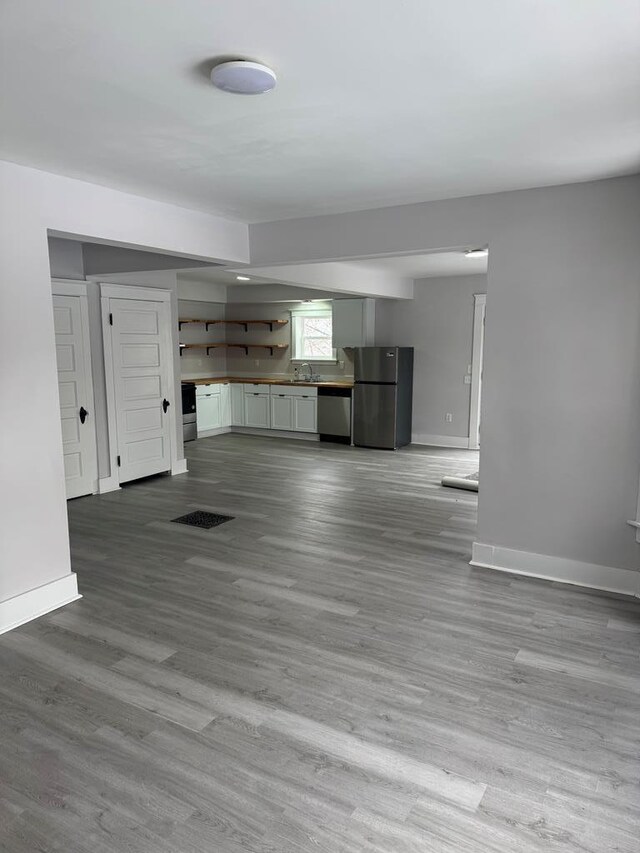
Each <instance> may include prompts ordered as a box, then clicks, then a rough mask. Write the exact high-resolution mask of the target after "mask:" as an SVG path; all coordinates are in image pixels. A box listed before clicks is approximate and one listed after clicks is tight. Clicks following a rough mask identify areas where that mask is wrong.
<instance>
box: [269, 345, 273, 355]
mask: <svg viewBox="0 0 640 853" xmlns="http://www.w3.org/2000/svg"><path fill="white" fill-rule="evenodd" d="M269 352H270V354H271V355H273V347H269Z"/></svg>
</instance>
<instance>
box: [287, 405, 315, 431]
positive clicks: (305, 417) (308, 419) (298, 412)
mask: <svg viewBox="0 0 640 853" xmlns="http://www.w3.org/2000/svg"><path fill="white" fill-rule="evenodd" d="M293 428H294V430H298V432H317V431H318V400H317V398H316V397H304V396H303V397H294V405H293Z"/></svg>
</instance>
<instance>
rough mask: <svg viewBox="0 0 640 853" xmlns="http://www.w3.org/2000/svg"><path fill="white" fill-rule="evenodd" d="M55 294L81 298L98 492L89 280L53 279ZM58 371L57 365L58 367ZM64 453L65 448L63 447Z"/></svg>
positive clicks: (93, 475)
mask: <svg viewBox="0 0 640 853" xmlns="http://www.w3.org/2000/svg"><path fill="white" fill-rule="evenodd" d="M54 296H76V297H78V298H79V299H80V323H81V325H82V356H83V359H84V365H85V371H86V373H85V375H86V380H87V407H88V409H89V412H90V414H91V425H92V429H91V439H92V440H91V459H90V460H89V465H90V471H89V473H90V476H91V494H92V495H96V494H98V490H99V489H98V439H97V433H96V426H97V421H96V406H95V402H94V399H93V366H92V364H91V339H90V334H91V330H90V327H89V298H88V296H87V282H86V281H74V280H73V279H66V278H52V279H51V299H52V304H53V297H54ZM56 371H57V367H56ZM61 452H62V453H63V455H64V450H63V449H62V448H61Z"/></svg>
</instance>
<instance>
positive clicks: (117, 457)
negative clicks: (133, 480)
mask: <svg viewBox="0 0 640 853" xmlns="http://www.w3.org/2000/svg"><path fill="white" fill-rule="evenodd" d="M116 461H117V463H118V468H119V467H120V457H119V456H116Z"/></svg>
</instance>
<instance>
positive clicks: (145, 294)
mask: <svg viewBox="0 0 640 853" xmlns="http://www.w3.org/2000/svg"><path fill="white" fill-rule="evenodd" d="M110 299H136V300H138V301H143V302H164V303H165V304H166V305H167V306H168V311H167V313H168V315H169V323H167V324H163V327H162V329H161V334H160V340H161V342H162V343H161V345H162V346H163V347H166V351H167V364H166V379H167V385H168V387H169V388H170V389H173V394H172V396H173V397H175V395H176V390H175V389H176V382H175V372H174V369H173V334H172V329H171V291H170V290H163V289H161V288H156V287H136V286H135V285H128V284H103V283H101V284H100V312H101V318H102V342H103V346H104V375H105V383H106V391H107V438H108V442H109V469H110V474H109V478H108V481H109V483H108V488H107V478H104V479H103V481H102V485H103V488H102V489H101V491H111V490H115V489H119V488H120V480H119V477H118V460H117V456H118V429H117V421H116V392H115V371H114V369H113V341H112V338H111V329H112V326H111V325H110V323H109V300H110ZM170 402H171V405H172V406H173V407H174V409H173V411H174V414H173V416H172V417H171V418H170V421H169V445H170V446H169V461H170V464H171V473H172V474H182V473H184V471H185V470H186V469H185V463H184V460H178V457H177V448H178V432H177V426H176V424H177V420H176V419H177V415H176V412H177V411H178V410H179V411H180V413H182V401H181V400H180V401H179V402H178V401H177V400H175V399H172V400H171V401H170ZM181 420H182V417H181Z"/></svg>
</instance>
